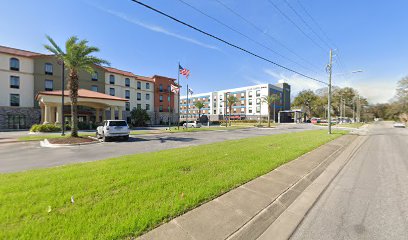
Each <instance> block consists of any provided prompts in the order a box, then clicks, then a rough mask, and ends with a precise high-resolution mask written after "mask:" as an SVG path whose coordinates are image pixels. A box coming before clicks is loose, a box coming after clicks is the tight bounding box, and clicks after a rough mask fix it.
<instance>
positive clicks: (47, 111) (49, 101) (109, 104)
mask: <svg viewBox="0 0 408 240" xmlns="http://www.w3.org/2000/svg"><path fill="white" fill-rule="evenodd" d="M61 97H62V91H44V92H39V93H38V94H37V95H36V100H37V101H38V103H39V105H40V108H41V122H42V123H60V122H61V116H60V114H61V105H62V104H61ZM64 97H65V99H64V105H71V98H70V97H69V90H65V91H64ZM127 101H128V99H124V98H119V97H115V96H110V95H107V94H104V93H99V92H94V91H90V90H86V89H78V106H86V107H91V108H94V109H95V115H96V117H97V118H96V119H99V114H100V112H101V111H102V121H103V120H105V119H106V116H105V110H110V111H111V119H115V110H118V112H119V113H118V115H119V119H123V115H122V112H123V109H124V108H125V103H126V102H127Z"/></svg>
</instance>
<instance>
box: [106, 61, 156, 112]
mask: <svg viewBox="0 0 408 240" xmlns="http://www.w3.org/2000/svg"><path fill="white" fill-rule="evenodd" d="M104 70H105V94H107V95H110V96H116V97H120V98H125V99H128V102H127V103H126V106H125V111H126V112H125V113H124V114H125V116H126V118H129V117H130V111H131V110H132V109H133V108H141V109H145V110H146V111H147V112H148V113H149V115H150V116H152V115H153V112H154V97H153V95H154V80H153V79H152V78H149V77H143V76H138V75H135V74H133V73H131V72H127V71H122V70H119V69H116V68H111V67H104Z"/></svg>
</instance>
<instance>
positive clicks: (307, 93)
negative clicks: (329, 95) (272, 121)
mask: <svg viewBox="0 0 408 240" xmlns="http://www.w3.org/2000/svg"><path fill="white" fill-rule="evenodd" d="M318 99H319V97H318V96H317V95H316V94H315V93H314V92H313V91H312V90H303V91H301V92H299V93H298V95H297V96H296V97H295V99H294V101H293V104H292V105H293V106H296V107H301V108H302V109H303V110H304V111H305V120H306V116H307V117H309V118H310V117H311V116H312V108H313V106H314V105H315V104H316V103H317V100H318Z"/></svg>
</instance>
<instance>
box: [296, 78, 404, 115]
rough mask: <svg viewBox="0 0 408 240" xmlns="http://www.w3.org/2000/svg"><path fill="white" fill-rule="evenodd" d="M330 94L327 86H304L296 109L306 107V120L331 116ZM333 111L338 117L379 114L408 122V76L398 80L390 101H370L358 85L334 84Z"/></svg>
mask: <svg viewBox="0 0 408 240" xmlns="http://www.w3.org/2000/svg"><path fill="white" fill-rule="evenodd" d="M327 97H328V90H327V88H321V89H318V90H316V91H312V90H310V89H309V90H303V91H301V92H299V93H298V95H297V96H296V97H295V98H294V100H293V103H292V109H295V108H299V109H302V110H303V111H304V112H305V114H304V117H305V120H306V119H310V118H312V117H318V118H323V119H327ZM331 114H332V116H333V117H335V118H336V117H347V118H351V119H353V120H354V121H357V122H358V121H365V122H367V121H373V120H374V119H375V118H381V119H384V120H395V121H403V122H408V76H407V77H404V78H402V79H401V80H400V81H399V82H398V84H397V89H396V95H395V96H394V97H393V98H392V100H391V101H390V102H388V103H379V104H369V102H368V101H367V98H365V97H364V96H361V95H360V94H359V93H358V91H357V90H356V89H354V88H351V87H344V88H340V87H333V91H332V112H331Z"/></svg>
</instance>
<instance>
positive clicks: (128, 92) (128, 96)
mask: <svg viewBox="0 0 408 240" xmlns="http://www.w3.org/2000/svg"><path fill="white" fill-rule="evenodd" d="M125 98H126V99H129V98H130V91H129V90H125Z"/></svg>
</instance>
